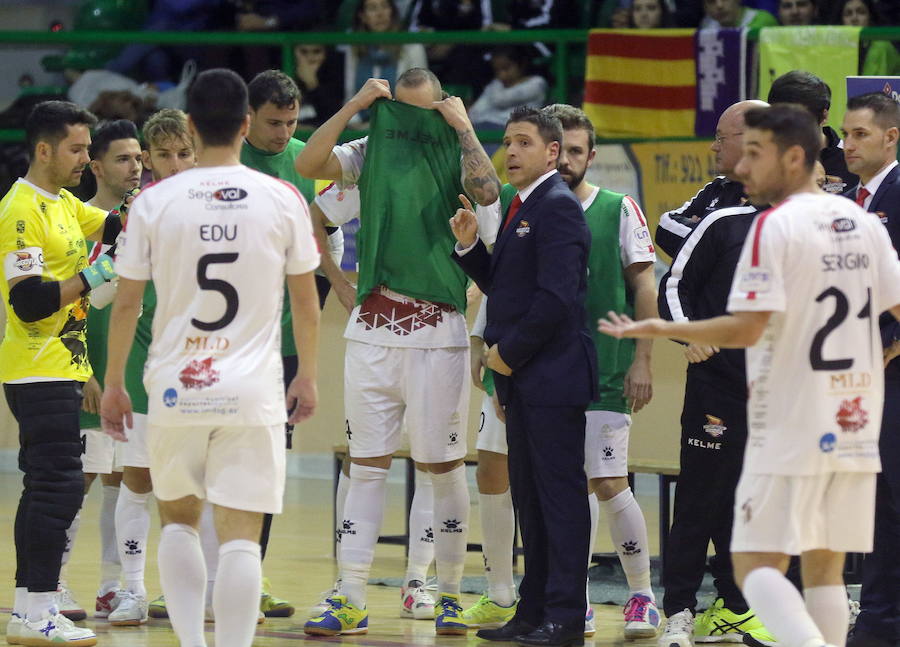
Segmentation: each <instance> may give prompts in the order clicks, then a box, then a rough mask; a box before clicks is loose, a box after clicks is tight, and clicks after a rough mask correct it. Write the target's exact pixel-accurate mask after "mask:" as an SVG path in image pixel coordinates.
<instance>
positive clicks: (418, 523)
mask: <svg viewBox="0 0 900 647" xmlns="http://www.w3.org/2000/svg"><path fill="white" fill-rule="evenodd" d="M432 561H434V487H432V484H431V477H430V475H429V474H428V472H423V471H421V470H416V493H415V496H413V500H412V507H411V508H410V510H409V554H408V555H407V557H406V578H405V582H404V584H409V582H412V581H413V580H419V581H420V582H422V583H423V584H424V583H425V579H426V578H427V577H428V568H429V567H430V566H431V562H432Z"/></svg>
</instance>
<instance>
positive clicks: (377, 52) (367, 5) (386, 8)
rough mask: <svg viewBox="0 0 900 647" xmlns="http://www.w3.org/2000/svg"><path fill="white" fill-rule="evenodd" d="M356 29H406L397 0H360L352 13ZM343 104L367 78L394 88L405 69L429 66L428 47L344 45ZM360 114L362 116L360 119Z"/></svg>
mask: <svg viewBox="0 0 900 647" xmlns="http://www.w3.org/2000/svg"><path fill="white" fill-rule="evenodd" d="M353 31H357V32H374V33H389V32H398V31H403V25H402V22H401V20H400V13H399V12H398V10H397V5H396V4H395V3H394V0H361V1H360V3H359V5H358V6H357V8H356V13H355V14H354V15H353ZM345 51H346V59H345V66H344V103H346V102H348V101H350V99H352V98H353V95H355V94H356V91H357V90H359V89H360V88H361V87H362V86H363V84H365V82H366V80H368V79H385V80H386V81H387V82H388V83H389V84H390V86H391V87H394V83H395V82H396V81H397V79H398V78H399V77H400V75H401V74H403V73H404V72H405V71H406V70H409V69H411V68H414V67H423V68H427V67H428V61H427V58H426V56H425V48H424V47H422V45H421V44H419V43H408V44H406V45H352V46H348V47H346V48H345ZM357 117H358V118H359V119H357ZM367 119H368V111H363V112H359V113H357V115H356V116H355V117H354V119H353V120H351V122H350V124H349V125H350V126H351V127H355V128H360V127H362V126H363V125H365V122H366V121H367Z"/></svg>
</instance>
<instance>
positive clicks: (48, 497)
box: [0, 101, 122, 647]
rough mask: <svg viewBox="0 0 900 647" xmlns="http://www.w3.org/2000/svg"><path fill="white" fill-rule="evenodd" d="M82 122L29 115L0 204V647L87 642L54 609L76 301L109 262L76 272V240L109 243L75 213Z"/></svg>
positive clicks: (85, 126) (66, 518)
mask: <svg viewBox="0 0 900 647" xmlns="http://www.w3.org/2000/svg"><path fill="white" fill-rule="evenodd" d="M95 124H96V119H95V118H94V116H93V115H92V114H91V113H90V112H88V111H86V110H84V109H83V108H80V107H79V106H76V105H75V104H73V103H69V102H65V101H46V102H43V103H40V104H38V105H37V106H35V108H34V109H33V110H32V111H31V114H30V115H29V116H28V120H27V121H26V123H25V135H26V141H27V143H28V148H29V151H30V154H31V163H30V164H29V167H28V173H27V174H26V175H25V177H24V178H19V179H18V180H17V181H16V183H15V184H13V186H12V188H11V189H10V190H9V192H8V193H7V194H6V196H5V197H4V198H3V200H2V202H0V256H2V258H3V270H4V279H5V280H3V281H0V298H2V300H3V303H4V307H5V308H6V319H7V323H6V336H5V337H4V339H3V341H2V343H0V381H2V382H3V388H4V391H5V393H6V400H7V402H8V403H9V408H10V411H12V414H13V416H14V417H15V418H16V421H17V422H18V424H19V447H20V449H19V469H21V470H22V471H23V472H24V474H25V476H24V479H23V483H24V489H23V492H22V497H21V499H20V500H19V509H18V511H17V513H16V523H15V543H16V595H15V601H14V603H13V612H12V616H11V618H10V621H9V624H8V626H7V629H6V635H7V639H8V640H12V641H16V642H19V641H21V642H28V644H31V645H36V646H41V645H52V644H56V643H59V642H66V643H69V644H71V645H75V646H76V647H87V646H88V645H93V644H95V643H96V641H97V639H96V636H95V635H94V632H93V631H90V630H89V629H83V628H79V627H76V626H75V625H73V624H72V622H71V621H70V620H69V619H68V618H66V617H65V616H63V615H62V614H60V613H59V610H58V608H57V606H56V601H55V592H56V588H57V584H58V578H59V571H60V565H61V561H62V555H63V551H64V550H65V545H66V528H68V527H69V525H70V524H71V522H72V520H73V519H74V518H75V515H76V514H77V513H78V510H79V509H80V508H81V502H82V497H83V494H84V476H83V475H82V471H81V439H80V433H79V431H80V429H79V424H78V412H79V410H80V409H81V402H82V386H83V384H84V383H85V382H86V381H87V380H88V379H89V378H90V377H91V374H92V371H91V365H90V362H89V361H88V357H87V348H86V340H85V323H86V319H87V308H88V304H89V301H90V299H89V296H88V294H89V293H90V292H91V290H93V289H94V288H97V287H99V286H101V285H103V284H104V283H105V282H107V281H109V280H111V279H113V278H114V277H115V270H114V268H113V264H112V259H110V258H109V256H106V255H101V256H100V257H98V259H97V261H96V262H95V263H94V264H93V265H88V261H87V252H86V247H85V242H84V241H85V238H89V239H91V240H95V241H97V240H103V241H105V242H107V243H112V242H113V241H115V238H116V236H117V235H118V233H119V232H120V231H121V228H122V224H121V221H120V220H119V217H118V214H115V215H113V214H110V215H107V212H105V211H103V210H101V209H97V208H95V207H89V206H85V205H84V203H82V202H81V201H80V200H78V199H76V198H75V197H74V196H73V195H72V194H71V193H70V192H69V191H67V190H66V189H64V188H63V187H67V186H68V187H71V186H76V185H77V184H78V183H79V181H80V180H81V175H82V172H83V170H84V168H85V166H86V165H87V163H88V161H89V160H88V147H89V146H90V143H91V136H90V128H91V127H93V126H94V125H95Z"/></svg>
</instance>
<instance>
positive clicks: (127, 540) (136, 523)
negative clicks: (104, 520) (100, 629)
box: [116, 482, 150, 597]
mask: <svg viewBox="0 0 900 647" xmlns="http://www.w3.org/2000/svg"><path fill="white" fill-rule="evenodd" d="M149 501H150V493H149V492H147V493H146V494H138V493H137V492H132V491H131V490H129V489H128V486H127V485H125V483H124V482H123V483H122V485H121V486H119V497H118V499H117V501H116V537H117V538H118V545H119V561H120V562H121V563H122V578H123V579H124V580H125V588H126V589H127V590H129V591H131V592H132V593H134V594H135V595H139V596H141V597H147V589H146V588H144V570H145V567H146V565H147V535H149V534H150V508H149V505H148V504H149Z"/></svg>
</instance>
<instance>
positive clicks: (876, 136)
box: [842, 92, 900, 647]
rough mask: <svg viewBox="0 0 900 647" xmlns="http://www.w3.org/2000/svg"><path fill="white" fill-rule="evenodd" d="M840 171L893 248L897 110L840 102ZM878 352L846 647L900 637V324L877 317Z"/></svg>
mask: <svg viewBox="0 0 900 647" xmlns="http://www.w3.org/2000/svg"><path fill="white" fill-rule="evenodd" d="M842 130H843V131H844V132H843V135H844V156H845V158H846V160H847V168H848V169H849V170H850V171H851V172H853V173H856V174H857V175H859V185H857V186H854V187H853V188H852V189H850V190H849V191H847V192H846V193H845V194H844V195H845V196H847V197H848V198H850V199H851V200H854V201H855V202H856V204H858V205H859V206H861V207H862V208H864V209H865V210H866V211H870V212H872V213H873V214H875V215H877V216H878V217H879V218H881V222H882V223H884V226H885V227H887V230H888V234H889V235H890V237H891V242H892V243H893V244H894V248H895V249H900V167H898V165H897V140H898V137H900V105H898V104H897V102H895V101H894V100H893V99H892V98H891V97H889V96H887V95H885V94H881V93H880V92H873V93H871V94H864V95H861V96H858V97H853V98H852V99H850V100H849V101H848V102H847V112H846V113H845V115H844V122H843V127H842ZM880 323H881V337H882V345H883V347H884V352H885V362H886V366H885V373H884V391H885V392H884V416H883V417H882V422H881V437H880V440H879V449H880V452H881V469H882V471H881V473H880V474H879V475H878V480H877V488H876V494H875V547H874V550H873V552H872V553H870V554H869V555H867V556H866V558H865V561H864V562H863V584H862V591H861V592H860V607H861V612H860V614H859V617H858V618H857V621H856V625H855V627H854V628H853V630H852V631H851V634H850V637H849V640H848V642H847V646H848V647H893V646H894V645H897V644H898V639H900V556H898V552H897V547H898V545H900V360H894V357H896V356H897V355H900V324H898V323H897V321H896V320H895V319H894V318H893V317H891V316H890V315H888V316H887V317H885V316H883V315H882V318H881V321H880Z"/></svg>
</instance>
